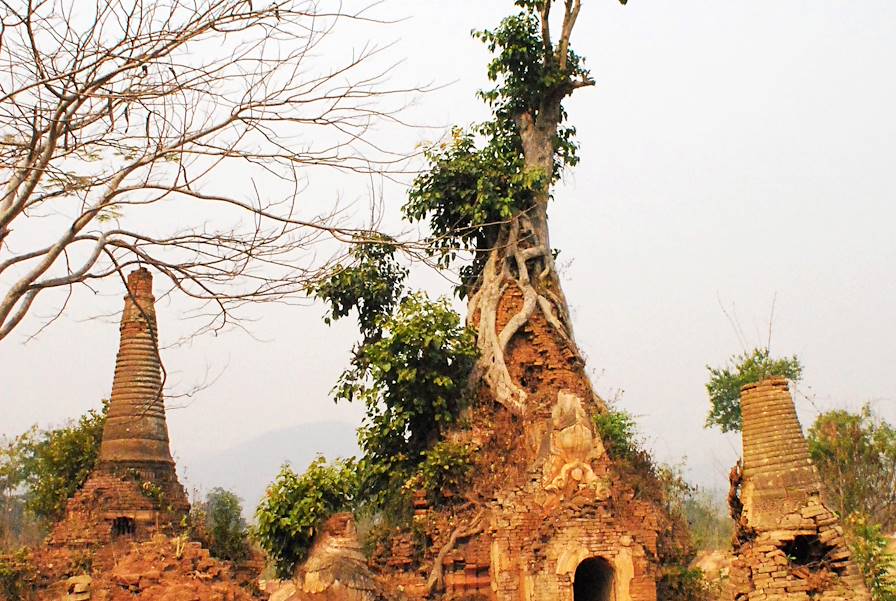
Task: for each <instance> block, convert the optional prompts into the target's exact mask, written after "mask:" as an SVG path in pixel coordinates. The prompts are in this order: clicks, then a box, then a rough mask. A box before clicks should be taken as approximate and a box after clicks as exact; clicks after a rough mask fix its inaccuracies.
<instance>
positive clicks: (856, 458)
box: [807, 405, 896, 531]
mask: <svg viewBox="0 0 896 601" xmlns="http://www.w3.org/2000/svg"><path fill="white" fill-rule="evenodd" d="M807 438H808V442H809V453H810V454H811V456H812V461H813V462H814V463H815V466H816V467H817V468H818V471H819V474H820V475H821V480H822V482H824V485H825V490H826V492H827V498H828V500H829V501H831V502H833V504H834V508H835V509H836V511H837V513H838V514H840V516H841V517H843V518H846V517H848V516H850V515H853V514H861V515H864V516H866V517H867V518H868V519H869V520H870V521H871V523H874V524H880V525H881V526H883V527H884V528H885V529H887V530H888V531H892V530H894V529H896V428H894V427H893V426H892V425H891V424H889V423H887V422H886V421H884V420H882V419H881V418H879V417H878V416H876V415H875V414H874V412H873V411H871V408H870V406H868V405H865V406H864V407H862V409H861V410H860V411H858V412H850V411H847V410H844V409H837V410H834V411H827V412H825V413H822V414H821V415H819V416H818V417H817V418H816V419H815V422H814V423H813V424H812V427H811V428H809V435H808V437H807Z"/></svg>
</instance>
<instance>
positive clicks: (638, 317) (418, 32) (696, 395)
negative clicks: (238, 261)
mask: <svg viewBox="0 0 896 601" xmlns="http://www.w3.org/2000/svg"><path fill="white" fill-rule="evenodd" d="M511 5H512V3H511V2H510V1H509V0H507V1H503V0H501V1H499V0H488V1H487V2H482V1H478V2H472V1H470V0H450V1H449V0H417V1H409V0H405V1H401V0H386V1H385V2H384V3H382V4H381V5H380V6H378V8H377V10H378V11H379V14H380V15H381V16H387V17H389V18H393V19H396V20H397V21H396V22H395V23H393V24H391V25H388V26H382V25H381V26H376V27H375V28H372V29H371V30H370V31H369V32H368V31H366V30H365V28H363V27H360V26H355V27H354V28H352V29H351V31H348V32H346V33H344V34H343V38H342V41H340V43H342V44H346V45H352V44H355V45H360V44H362V43H363V41H364V40H365V39H368V38H373V39H375V41H376V42H377V43H380V44H388V43H390V42H394V45H393V46H391V47H390V48H389V49H388V52H389V53H390V56H392V57H394V58H395V60H396V61H397V65H396V67H395V70H394V72H393V73H394V75H393V77H394V78H395V80H396V81H405V82H416V83H418V84H432V85H433V86H436V89H435V90H433V91H431V92H429V93H426V94H422V95H416V96H414V97H412V98H410V97H409V98H408V100H409V102H411V106H409V108H408V109H407V118H408V120H410V121H414V122H416V123H421V124H425V125H426V126H427V127H424V128H419V129H413V130H407V129H404V130H401V131H394V132H393V131H383V132H381V134H380V135H382V136H384V137H385V138H388V139H389V140H390V141H392V142H395V143H398V144H400V145H405V146H406V147H407V148H408V149H409V150H410V149H412V148H413V147H414V146H415V145H417V144H419V143H421V142H425V141H427V140H433V139H437V138H438V137H439V136H440V135H442V134H443V133H444V131H445V129H446V128H447V127H448V126H450V125H451V124H461V125H465V124H469V123H471V122H474V121H476V120H481V119H484V118H486V117H487V112H486V110H485V108H484V107H483V106H482V105H481V103H480V102H479V101H478V100H477V99H476V98H475V91H476V90H477V89H480V88H482V87H484V86H486V85H487V81H486V79H485V64H486V61H487V59H488V55H487V53H486V51H485V49H484V48H483V47H482V45H481V44H480V43H479V42H477V41H475V40H473V39H472V38H471V37H470V35H469V34H470V31H471V30H472V29H474V28H483V27H489V26H492V25H494V24H496V23H497V21H498V20H499V19H500V18H501V17H502V16H504V15H506V14H508V12H509V11H510V10H511V8H512V6H511ZM893 31H896V4H894V3H893V2H890V1H887V0H866V1H865V2H862V3H846V2H842V1H833V0H793V1H791V2H772V1H771V0H751V1H750V2H744V1H738V2H718V1H717V0H674V1H672V0H653V1H647V0H631V2H629V4H628V5H627V6H625V7H622V6H620V5H619V4H618V2H615V1H613V0H602V1H597V0H586V1H585V2H584V7H583V9H582V13H581V17H580V21H579V24H578V26H577V30H576V32H575V35H574V39H573V45H574V47H575V48H576V50H577V52H579V53H580V54H582V55H584V56H585V57H587V61H588V65H589V66H590V68H591V70H592V75H593V76H594V78H595V79H596V81H597V86H596V87H594V88H591V89H585V90H580V91H579V92H577V93H576V95H575V97H574V98H573V99H571V100H570V101H569V102H568V104H567V107H568V110H569V114H570V119H571V123H573V124H574V125H575V126H576V128H577V130H578V140H579V142H580V144H581V153H580V154H581V159H582V160H581V163H580V164H579V166H577V167H576V168H575V169H574V170H573V171H571V172H570V173H568V174H567V175H566V176H565V178H564V181H563V182H562V184H561V185H560V186H559V187H558V189H557V190H556V193H555V201H554V203H553V205H552V206H551V209H550V227H551V230H552V236H551V237H552V242H553V243H554V245H555V246H556V247H558V248H559V249H560V250H561V254H560V259H559V262H560V264H561V266H562V279H563V285H564V288H565V292H566V296H567V298H568V300H569V302H570V306H571V311H572V315H573V321H574V329H575V335H576V339H577V341H578V343H579V345H580V346H581V348H582V350H583V352H584V354H585V355H586V357H587V360H588V369H589V371H590V373H591V374H592V378H593V380H594V382H595V385H596V388H597V390H598V392H599V393H601V394H602V396H604V397H605V398H612V399H616V402H617V404H618V406H619V407H621V408H623V409H625V410H627V411H630V412H631V413H633V414H634V415H636V416H637V420H638V423H639V426H640V429H641V432H642V436H643V437H644V440H645V444H647V446H648V447H649V448H650V449H652V450H653V452H654V453H655V455H656V457H657V458H658V459H659V460H661V461H665V462H671V463H681V462H684V463H685V464H686V466H687V467H686V473H687V476H688V477H689V478H690V479H691V480H692V481H694V482H696V483H699V484H701V485H703V486H706V487H723V486H725V485H726V482H727V471H728V469H729V468H730V467H731V465H732V464H733V463H734V462H735V460H736V458H737V457H738V455H739V440H738V437H737V436H736V435H731V434H729V435H722V434H720V433H718V432H717V431H710V430H705V429H704V428H703V422H704V419H705V415H706V411H707V398H706V392H705V389H704V385H705V382H706V379H707V372H706V365H707V364H711V365H721V364H723V363H724V362H725V360H726V359H727V358H728V357H729V356H730V355H732V354H734V353H738V352H741V351H743V350H745V348H749V347H752V346H757V345H763V344H765V343H766V342H767V341H768V340H769V339H770V341H771V348H772V352H773V353H774V354H778V355H785V354H787V355H790V354H796V355H798V356H799V357H800V359H801V360H802V362H803V364H804V366H805V372H804V378H803V381H802V382H801V383H800V384H799V387H798V391H799V394H798V395H797V407H798V412H799V414H800V417H801V420H802V423H803V425H804V427H805V426H807V425H808V424H810V423H811V422H812V420H813V419H814V417H815V416H816V415H817V414H818V413H819V412H821V411H825V410H829V409H832V408H852V409H855V408H858V407H860V406H861V405H862V404H863V403H865V402H869V403H871V405H872V407H873V408H874V409H875V410H876V411H877V412H878V413H879V414H880V415H881V416H883V417H884V418H886V419H888V420H890V421H891V423H896V385H894V382H893V377H892V375H893V365H894V364H896V343H894V339H896V277H894V268H896V236H894V235H893V224H894V223H896V208H894V207H896V205H894V203H893V200H894V196H896V194H894V193H896V183H894V175H896V116H894V110H893V107H896V69H893V57H896V37H894V36H893V35H892V32H893ZM365 36H367V37H365ZM222 177H223V178H224V180H223V181H224V182H225V183H226V181H227V180H226V178H227V175H226V174H223V175H222ZM315 177H316V178H317V179H315V181H314V186H315V187H316V189H318V190H329V192H328V193H329V194H331V195H336V194H339V195H344V196H346V197H350V198H353V197H359V195H361V194H362V190H361V189H359V188H357V186H358V184H357V182H354V183H352V182H348V181H346V180H344V179H343V178H342V177H340V176H336V175H334V174H322V175H320V176H319V177H318V176H315ZM404 194H405V190H404V188H403V187H402V186H401V185H400V184H393V183H388V182H387V183H385V184H384V188H383V196H384V199H385V203H386V210H387V213H388V216H387V219H386V223H387V224H395V220H394V215H396V214H397V212H398V209H399V207H400V205H401V203H402V201H403V196H404ZM414 282H415V283H416V284H417V285H420V286H423V287H426V288H428V289H429V290H430V291H432V292H433V293H435V294H438V293H447V292H448V290H447V285H446V283H445V282H444V280H443V279H441V278H440V277H439V276H438V275H437V274H434V273H432V272H429V271H428V270H426V269H423V268H418V269H415V270H414ZM120 304H121V292H120V291H114V290H111V291H107V292H104V293H103V294H101V295H97V296H92V295H91V296H85V295H84V294H79V295H78V296H77V297H76V298H75V301H74V302H73V303H72V304H71V305H70V306H69V309H68V311H67V313H66V315H65V316H64V318H63V319H62V320H60V321H58V322H56V323H55V324H53V326H52V327H50V328H49V329H47V330H46V331H44V332H42V333H41V335H40V336H38V337H37V338H36V339H33V340H29V341H27V342H26V334H30V333H31V332H33V331H35V330H36V329H37V328H38V327H39V325H40V323H41V321H40V318H41V317H45V316H46V315H47V314H48V313H49V309H41V311H38V312H37V313H36V314H35V316H34V317H33V318H32V320H31V322H30V323H29V322H26V323H24V324H23V326H22V327H21V328H20V329H19V330H18V332H17V333H16V334H14V335H13V336H11V337H9V338H8V339H6V340H4V341H3V342H2V343H0V403H2V407H3V415H2V417H0V435H8V436H11V435H15V434H17V433H19V432H21V431H23V430H24V429H26V428H28V427H29V426H30V425H31V424H34V423H38V424H40V425H41V426H50V425H56V424H60V423H62V422H63V421H65V419H67V418H70V417H76V416H77V415H79V414H81V413H82V412H84V411H85V410H86V409H88V408H91V407H96V406H98V405H99V401H100V399H102V398H104V397H107V396H108V394H109V391H110V389H111V382H112V373H113V367H114V360H115V353H116V351H117V338H118V328H117V316H114V315H113V316H111V317H107V318H104V319H88V318H89V317H91V316H95V315H97V314H101V313H107V314H108V313H112V312H114V311H116V310H119V309H120ZM187 308H188V307H187V306H186V305H185V304H184V303H183V302H181V301H179V300H177V299H175V300H170V301H165V302H163V303H160V305H159V307H158V313H159V327H160V334H161V338H162V342H163V344H165V343H170V342H173V341H175V340H178V339H179V338H181V337H182V336H183V335H185V334H187V333H189V332H190V331H191V326H190V324H188V323H187V322H184V321H183V320H182V317H183V312H184V311H185V310H186V309H187ZM321 315H322V310H321V307H319V306H316V305H314V304H313V303H310V302H304V303H300V304H298V305H296V306H281V305H265V306H262V307H258V308H257V309H255V310H254V311H253V318H254V321H252V322H251V323H250V324H249V333H246V332H241V331H236V330H235V331H228V332H224V333H222V334H219V335H217V336H212V335H206V336H201V337H198V338H195V339H192V340H191V341H189V343H188V344H182V345H179V346H176V347H173V348H166V350H164V351H163V356H164V358H165V360H166V363H167V365H168V369H169V371H170V372H171V373H172V375H171V376H170V380H171V382H172V384H173V388H174V389H185V388H189V387H191V386H193V385H194V384H197V383H206V384H207V386H206V387H205V388H204V389H202V390H201V391H200V392H198V393H197V394H196V395H194V396H193V397H192V398H189V399H176V400H174V401H172V402H171V405H172V406H171V407H170V408H169V418H168V419H169V429H170V433H171V439H172V450H173V452H174V454H175V456H176V458H177V460H178V462H179V465H180V467H181V468H182V470H185V471H186V472H187V473H188V474H189V466H190V464H191V463H196V464H199V463H201V459H202V458H203V457H207V456H208V455H210V454H214V453H219V452H225V451H226V450H228V449H231V448H233V447H235V446H238V445H240V444H242V443H244V442H246V441H250V440H253V439H259V440H261V441H262V442H261V443H259V444H263V440H264V436H265V434H266V433H270V432H274V431H278V430H283V429H287V428H290V427H292V426H296V425H298V424H308V423H315V422H334V421H335V422H345V423H346V424H357V423H358V421H359V419H360V415H361V413H360V411H361V408H360V407H356V406H350V405H349V406H344V405H335V404H334V403H333V402H332V400H330V398H329V394H328V393H329V389H330V388H331V386H332V385H333V383H334V382H335V380H336V378H337V376H338V374H339V372H340V371H341V370H342V369H343V368H344V367H345V366H346V363H347V360H348V357H349V352H350V349H351V346H352V344H353V343H354V341H355V340H356V338H357V330H356V327H355V325H354V324H353V323H352V322H351V320H343V321H342V322H339V323H337V324H335V325H334V326H330V327H328V326H326V325H325V324H324V323H323V322H322V320H321ZM770 323H771V328H770ZM770 333H771V335H770ZM166 346H167V345H166ZM295 444H296V445H297V447H301V446H302V445H303V444H304V442H303V441H302V440H296V441H295Z"/></svg>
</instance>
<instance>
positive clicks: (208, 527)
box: [190, 488, 249, 561]
mask: <svg viewBox="0 0 896 601" xmlns="http://www.w3.org/2000/svg"><path fill="white" fill-rule="evenodd" d="M190 522H191V526H192V528H193V535H194V537H195V538H197V539H199V540H201V541H202V542H203V543H204V544H205V546H206V547H207V548H208V550H209V551H210V552H211V554H212V555H214V556H215V557H217V558H218V559H226V560H228V561H240V560H242V559H246V558H247V557H248V556H249V541H248V531H247V528H246V520H244V519H243V506H242V503H241V502H240V498H239V497H237V496H236V495H235V494H233V493H232V492H230V491H229V490H224V489H223V488H213V489H212V490H211V492H209V493H208V495H206V497H205V500H204V501H202V502H201V503H193V507H192V508H191V509H190Z"/></svg>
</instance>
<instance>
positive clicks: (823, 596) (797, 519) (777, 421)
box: [730, 378, 870, 601]
mask: <svg viewBox="0 0 896 601" xmlns="http://www.w3.org/2000/svg"><path fill="white" fill-rule="evenodd" d="M741 409H742V413H743V446H744V460H743V474H742V478H741V479H734V480H733V483H734V485H735V487H739V490H735V491H733V493H739V494H732V495H731V498H732V500H733V501H734V503H733V507H734V509H735V510H736V513H739V514H740V516H739V521H738V525H737V533H736V547H735V549H734V551H735V560H734V562H733V563H732V566H731V586H730V591H731V597H732V599H734V600H735V601H748V600H750V601H753V600H766V599H768V600H771V599H777V600H781V601H791V600H792V601H797V600H799V601H803V600H808V599H820V600H829V601H835V600H836V601H843V600H846V599H851V600H857V601H866V600H868V599H870V596H869V594H868V591H867V589H866V588H865V585H864V583H863V581H862V578H861V575H860V573H859V571H858V569H857V568H856V566H855V564H854V563H853V562H852V561H851V558H850V552H849V549H848V547H847V545H846V541H845V539H844V536H843V530H842V528H841V527H840V525H839V523H838V519H837V517H836V515H834V513H833V512H832V511H830V510H829V509H828V508H827V507H826V506H825V504H824V502H823V500H822V491H821V481H820V479H819V477H818V472H817V471H816V470H815V467H814V466H813V465H812V462H811V460H810V458H809V451H808V447H807V445H806V440H805V438H804V437H803V434H802V430H801V428H800V424H799V421H798V419H797V416H796V410H795V408H794V405H793V399H792V398H791V396H790V391H789V388H788V384H787V381H786V380H783V379H780V378H774V379H768V380H764V381H762V382H759V383H757V384H751V385H748V386H745V387H744V388H743V389H742V391H741Z"/></svg>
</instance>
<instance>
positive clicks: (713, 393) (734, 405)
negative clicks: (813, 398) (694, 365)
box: [706, 348, 803, 432]
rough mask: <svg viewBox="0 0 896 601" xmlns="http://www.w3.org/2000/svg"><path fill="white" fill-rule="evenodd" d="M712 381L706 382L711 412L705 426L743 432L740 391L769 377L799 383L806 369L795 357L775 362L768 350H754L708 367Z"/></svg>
mask: <svg viewBox="0 0 896 601" xmlns="http://www.w3.org/2000/svg"><path fill="white" fill-rule="evenodd" d="M706 369H707V370H709V374H710V378H709V382H707V383H706V392H707V393H708V394H709V403H710V410H709V414H708V415H707V416H706V427H707V428H710V427H712V426H718V427H719V428H721V430H722V432H733V431H734V432H736V431H740V429H741V419H742V418H741V413H740V389H741V388H742V387H743V386H745V385H747V384H753V383H756V382H759V381H761V380H764V379H766V378H772V377H780V378H787V379H788V380H791V381H793V382H797V381H799V379H800V377H801V376H802V373H803V366H802V364H800V361H799V359H797V357H796V356H795V355H794V356H792V357H784V358H783V359H772V358H771V355H770V353H769V350H768V349H767V348H755V349H753V350H752V351H751V352H749V353H743V354H740V355H735V356H732V357H731V359H730V360H729V364H728V365H727V366H725V367H723V368H714V367H710V366H708V365H707V366H706Z"/></svg>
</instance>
